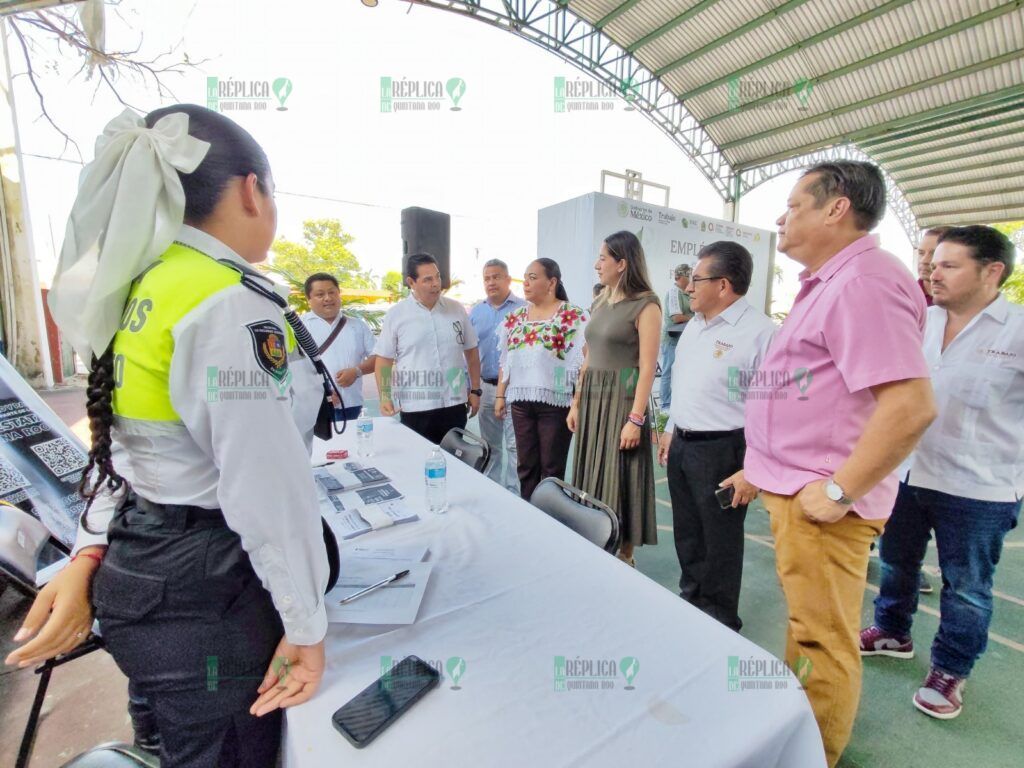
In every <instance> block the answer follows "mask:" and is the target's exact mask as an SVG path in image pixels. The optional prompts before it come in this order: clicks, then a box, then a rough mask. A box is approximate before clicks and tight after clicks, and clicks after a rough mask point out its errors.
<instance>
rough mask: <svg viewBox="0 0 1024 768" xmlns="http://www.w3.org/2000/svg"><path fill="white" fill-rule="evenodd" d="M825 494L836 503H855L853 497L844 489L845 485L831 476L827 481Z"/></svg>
mask: <svg viewBox="0 0 1024 768" xmlns="http://www.w3.org/2000/svg"><path fill="white" fill-rule="evenodd" d="M825 495H826V496H827V497H828V498H829V500H830V501H834V502H835V503H836V504H846V505H850V504H853V499H851V498H850V497H849V496H847V495H846V491H844V490H843V487H842V486H841V485H839V483H837V482H836V481H835V479H834V478H829V480H828V482H827V483H825Z"/></svg>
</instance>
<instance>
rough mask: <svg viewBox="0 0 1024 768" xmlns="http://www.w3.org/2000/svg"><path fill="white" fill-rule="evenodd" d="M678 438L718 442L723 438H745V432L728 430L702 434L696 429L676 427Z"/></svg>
mask: <svg viewBox="0 0 1024 768" xmlns="http://www.w3.org/2000/svg"><path fill="white" fill-rule="evenodd" d="M676 437H678V438H679V439H680V440H718V439H719V438H723V437H743V430H742V429H727V430H723V431H719V432H701V431H699V430H696V429H680V428H679V427H676Z"/></svg>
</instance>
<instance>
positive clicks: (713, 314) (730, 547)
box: [658, 240, 775, 631]
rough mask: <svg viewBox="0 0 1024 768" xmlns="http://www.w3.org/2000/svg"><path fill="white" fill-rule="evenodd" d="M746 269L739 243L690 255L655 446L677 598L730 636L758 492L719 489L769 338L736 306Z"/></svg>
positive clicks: (736, 455) (739, 449)
mask: <svg viewBox="0 0 1024 768" xmlns="http://www.w3.org/2000/svg"><path fill="white" fill-rule="evenodd" d="M753 271H754V263H753V259H752V258H751V256H750V253H749V252H748V251H747V249H746V248H744V247H743V246H742V245H740V244H739V243H734V242H730V241H727V240H720V241H718V242H715V243H711V244H710V245H706V246H704V248H702V249H701V251H700V253H699V254H698V255H697V265H696V266H695V267H694V268H693V274H692V275H691V277H690V281H689V283H688V284H687V286H686V293H687V295H688V296H689V297H690V308H691V309H692V311H693V313H694V316H693V319H692V320H691V321H690V322H689V323H687V324H686V327H685V328H684V330H683V332H682V334H681V336H680V337H679V343H678V348H677V351H676V358H675V362H674V363H673V365H672V371H671V374H670V375H671V376H672V391H673V393H674V394H673V396H672V405H671V407H670V409H669V421H668V424H667V425H666V427H665V432H664V434H663V435H662V437H661V442H660V443H659V446H658V461H659V462H660V463H661V464H662V465H663V466H665V467H666V468H667V474H668V488H669V493H670V494H671V495H672V529H673V533H674V536H675V544H676V555H677V556H678V557H679V567H680V569H681V571H682V574H681V576H680V579H679V595H680V597H682V598H683V599H684V600H687V601H688V602H690V603H692V604H693V605H695V606H696V607H698V608H700V609H701V610H702V611H704V612H705V613H707V614H708V615H709V616H712V617H714V618H715V619H717V620H718V621H720V622H721V623H722V624H725V625H726V626H727V627H730V628H731V629H734V630H736V631H739V629H740V627H741V626H742V625H743V622H742V621H740V617H739V613H738V608H739V597H740V580H741V577H742V574H743V522H744V519H745V518H746V514H747V504H749V503H750V501H751V500H753V498H754V496H756V495H757V489H756V488H754V487H753V486H752V485H750V484H749V483H745V482H742V481H741V482H737V483H735V485H732V484H730V485H728V486H724V487H723V486H722V482H723V481H724V480H725V479H726V478H728V477H730V476H732V475H733V474H734V473H736V472H738V471H739V470H740V469H741V468H742V467H743V456H744V452H745V450H746V443H745V442H744V438H743V424H744V402H745V400H746V397H747V396H748V394H752V393H756V392H757V391H758V390H757V384H756V381H757V376H756V374H757V369H758V367H759V366H760V364H761V360H762V359H764V357H765V355H766V354H767V351H768V344H769V343H770V342H771V339H772V336H773V335H774V334H775V326H774V325H773V324H772V321H771V320H770V319H769V318H768V316H767V315H765V314H764V313H763V312H761V311H759V310H757V309H755V308H754V307H752V306H751V305H750V304H749V303H747V300H746V299H745V298H743V297H744V295H745V294H746V292H747V289H748V288H749V287H750V276H751V274H752V273H753ZM680 361H685V364H683V365H680ZM754 396H756V395H754Z"/></svg>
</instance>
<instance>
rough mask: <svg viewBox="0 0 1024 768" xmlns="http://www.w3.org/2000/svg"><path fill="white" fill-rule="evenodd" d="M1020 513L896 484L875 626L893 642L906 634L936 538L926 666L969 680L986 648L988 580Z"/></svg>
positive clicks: (1005, 505) (1012, 507) (882, 551)
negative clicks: (934, 610)
mask: <svg viewBox="0 0 1024 768" xmlns="http://www.w3.org/2000/svg"><path fill="white" fill-rule="evenodd" d="M1020 506H1021V503H1020V502H1019V501H1010V502H1003V501H979V500H976V499H967V498H964V497H962V496H951V495H949V494H948V493H942V492H941V491H931V490H928V489H927V488H915V487H913V486H910V485H907V484H906V483H900V490H899V494H898V495H897V496H896V504H895V506H894V507H893V510H892V516H891V517H890V518H889V520H888V522H887V523H886V524H885V535H884V536H882V539H881V544H880V546H879V553H878V554H879V557H880V559H881V561H882V579H881V583H880V584H879V593H878V597H876V598H875V624H877V625H878V626H879V627H881V628H882V629H883V630H885V631H886V632H890V633H892V634H895V635H909V634H910V623H911V621H912V620H913V616H914V613H915V612H916V611H917V596H918V573H919V572H920V570H921V563H922V562H923V561H924V554H925V549H926V548H927V546H928V540H929V539H930V538H931V532H932V531H935V544H936V549H937V550H938V554H939V568H940V569H941V571H942V593H941V595H940V599H939V612H940V614H941V618H940V619H939V631H938V634H936V635H935V640H934V642H933V643H932V666H935V667H938V668H939V669H941V670H942V671H943V672H946V673H948V674H952V675H956V676H957V677H967V676H968V675H969V674H970V673H971V670H972V669H973V668H974V663H975V662H976V661H977V660H978V658H980V657H981V654H982V653H984V652H985V646H986V645H987V643H988V627H989V623H990V622H991V621H992V579H993V576H994V575H995V572H996V564H997V563H998V562H999V556H1000V554H1001V553H1002V551H1003V540H1004V539H1005V538H1006V534H1007V533H1009V531H1010V530H1011V529H1013V528H1014V527H1016V525H1017V518H1018V517H1019V515H1020Z"/></svg>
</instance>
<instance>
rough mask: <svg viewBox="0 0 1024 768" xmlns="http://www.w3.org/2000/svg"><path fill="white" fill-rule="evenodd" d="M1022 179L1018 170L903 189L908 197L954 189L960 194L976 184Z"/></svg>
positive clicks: (1023, 175)
mask: <svg viewBox="0 0 1024 768" xmlns="http://www.w3.org/2000/svg"><path fill="white" fill-rule="evenodd" d="M985 168H991V166H990V165H986V166H985ZM958 172H959V171H950V173H958ZM1022 177H1024V171H1020V170H1017V171H1007V172H1005V173H993V174H989V173H986V174H985V175H984V176H983V177H981V178H979V179H966V180H964V179H960V180H958V181H956V182H949V181H946V182H936V183H932V184H922V185H920V186H916V187H907V186H904V187H903V191H904V192H906V193H907V194H908V195H917V194H920V193H921V192H934V191H935V190H937V189H954V190H956V191H958V192H959V191H961V190H963V188H964V187H970V186H972V185H974V184H985V183H987V182H990V181H1003V180H1004V179H1018V180H1019V179H1020V178H1022ZM923 204H924V201H922V205H923Z"/></svg>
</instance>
